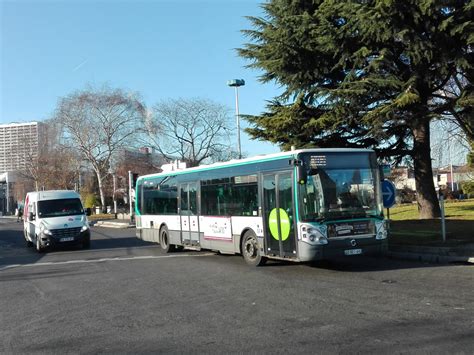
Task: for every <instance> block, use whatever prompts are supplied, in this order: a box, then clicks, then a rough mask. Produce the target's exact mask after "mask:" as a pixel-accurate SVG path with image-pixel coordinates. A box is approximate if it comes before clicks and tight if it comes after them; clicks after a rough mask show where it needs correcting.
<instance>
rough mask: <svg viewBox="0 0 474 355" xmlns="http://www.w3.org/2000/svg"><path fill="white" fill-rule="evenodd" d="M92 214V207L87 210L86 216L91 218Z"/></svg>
mask: <svg viewBox="0 0 474 355" xmlns="http://www.w3.org/2000/svg"><path fill="white" fill-rule="evenodd" d="M91 214H92V210H91V208H90V207H87V208H86V216H90V215H91Z"/></svg>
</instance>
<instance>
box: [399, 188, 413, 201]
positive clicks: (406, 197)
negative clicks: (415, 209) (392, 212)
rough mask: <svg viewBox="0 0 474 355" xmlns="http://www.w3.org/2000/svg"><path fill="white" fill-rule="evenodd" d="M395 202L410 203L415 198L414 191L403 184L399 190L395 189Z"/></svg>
mask: <svg viewBox="0 0 474 355" xmlns="http://www.w3.org/2000/svg"><path fill="white" fill-rule="evenodd" d="M396 200H397V203H412V202H413V201H415V200H416V192H415V191H413V190H411V189H410V188H409V187H408V186H405V187H404V188H403V189H401V190H397V196H396Z"/></svg>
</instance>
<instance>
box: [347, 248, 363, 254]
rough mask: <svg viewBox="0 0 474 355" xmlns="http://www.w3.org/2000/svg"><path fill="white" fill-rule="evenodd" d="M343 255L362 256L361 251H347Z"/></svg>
mask: <svg viewBox="0 0 474 355" xmlns="http://www.w3.org/2000/svg"><path fill="white" fill-rule="evenodd" d="M344 254H345V255H359V254H362V249H348V250H344Z"/></svg>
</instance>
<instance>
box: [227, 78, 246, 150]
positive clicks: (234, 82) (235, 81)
mask: <svg viewBox="0 0 474 355" xmlns="http://www.w3.org/2000/svg"><path fill="white" fill-rule="evenodd" d="M227 85H228V86H232V87H234V88H235V119H236V121H237V150H238V152H239V159H242V149H241V146H240V116H239V86H244V85H245V80H244V79H232V80H228V81H227Z"/></svg>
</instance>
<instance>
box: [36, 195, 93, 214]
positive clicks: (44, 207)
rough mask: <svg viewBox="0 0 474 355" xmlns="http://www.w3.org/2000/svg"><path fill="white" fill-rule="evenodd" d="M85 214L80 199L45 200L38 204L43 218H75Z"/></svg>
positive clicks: (39, 212)
mask: <svg viewBox="0 0 474 355" xmlns="http://www.w3.org/2000/svg"><path fill="white" fill-rule="evenodd" d="M83 213H84V211H83V209H82V204H81V200H79V199H78V198H65V199H59V200H44V201H39V202H38V214H39V216H40V217H41V218H47V217H62V216H74V215H78V214H83Z"/></svg>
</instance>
